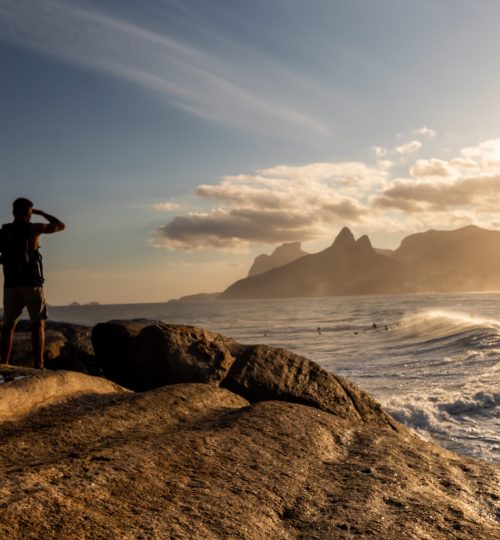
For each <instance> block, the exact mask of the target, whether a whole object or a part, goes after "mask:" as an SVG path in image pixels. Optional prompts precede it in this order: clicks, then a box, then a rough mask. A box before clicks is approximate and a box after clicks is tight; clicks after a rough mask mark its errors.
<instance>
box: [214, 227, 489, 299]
mask: <svg viewBox="0 0 500 540" xmlns="http://www.w3.org/2000/svg"><path fill="white" fill-rule="evenodd" d="M491 290H500V231H487V230H484V229H481V228H479V227H476V226H473V225H469V226H467V227H463V228H461V229H457V230H455V231H428V232H426V233H419V234H414V235H410V236H408V237H407V238H405V239H404V240H403V241H402V243H401V246H400V247H399V248H398V249H397V250H396V251H394V252H391V251H389V250H379V249H374V248H373V247H372V246H371V243H370V240H369V239H368V237H367V236H362V237H361V238H359V239H358V240H357V241H355V239H354V236H353V235H352V233H351V231H350V230H349V229H348V228H347V227H344V228H343V229H342V230H341V231H340V233H339V235H338V236H337V238H336V239H335V241H334V243H333V245H332V246H331V247H329V248H327V249H325V250H323V251H321V252H319V253H315V254H312V255H307V256H304V257H301V258H300V259H298V260H295V261H293V262H291V263H289V264H286V265H284V266H281V267H279V268H274V269H273V270H269V271H267V272H264V273H262V274H260V275H254V276H251V277H247V278H246V279H241V280H239V281H237V282H235V283H233V284H232V285H231V286H229V287H228V288H227V289H226V290H225V291H224V292H223V293H222V294H221V295H220V296H219V299H221V300H232V299H238V298H281V297H295V296H329V295H349V294H387V293H389V294H392V293H415V292H466V291H491Z"/></svg>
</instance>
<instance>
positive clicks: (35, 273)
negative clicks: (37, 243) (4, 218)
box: [0, 223, 44, 286]
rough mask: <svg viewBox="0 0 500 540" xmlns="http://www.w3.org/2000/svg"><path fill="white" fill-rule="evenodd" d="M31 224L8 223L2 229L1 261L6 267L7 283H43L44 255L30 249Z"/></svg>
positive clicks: (0, 237) (0, 238) (0, 240)
mask: <svg viewBox="0 0 500 540" xmlns="http://www.w3.org/2000/svg"><path fill="white" fill-rule="evenodd" d="M30 226H31V225H30V224H29V223H7V224H5V225H2V228H1V230H0V252H1V257H0V262H1V264H3V267H4V276H5V280H6V284H8V283H9V282H10V283H12V284H14V285H16V286H17V285H33V286H37V285H42V284H43V281H44V278H43V269H42V256H41V255H40V253H39V251H38V250H30V248H29V238H30Z"/></svg>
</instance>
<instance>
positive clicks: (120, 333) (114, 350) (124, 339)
mask: <svg viewBox="0 0 500 540" xmlns="http://www.w3.org/2000/svg"><path fill="white" fill-rule="evenodd" d="M153 323H154V321H146V320H142V319H141V320H133V321H118V320H116V321H109V322H106V323H99V324H96V325H95V326H94V328H93V329H92V345H93V348H94V353H95V355H96V359H97V364H98V367H99V369H101V370H102V373H103V374H104V376H105V377H107V378H108V379H111V380H112V381H115V382H117V383H118V384H122V385H124V386H127V384H126V383H127V381H128V378H127V369H128V367H127V363H126V357H127V354H128V351H129V348H130V346H131V344H132V342H133V340H134V338H135V337H136V336H137V334H139V332H140V331H141V330H142V329H143V328H144V327H146V326H149V325H151V324H153Z"/></svg>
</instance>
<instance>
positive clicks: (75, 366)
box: [10, 320, 99, 375]
mask: <svg viewBox="0 0 500 540" xmlns="http://www.w3.org/2000/svg"><path fill="white" fill-rule="evenodd" d="M90 333H91V329H90V328H89V327H86V326H81V325H76V324H70V323H63V322H57V321H47V323H46V333H45V349H44V360H45V367H47V368H49V369H66V370H71V371H80V372H82V373H88V374H91V375H97V374H99V373H98V370H97V369H96V366H95V357H94V354H93V349H92V342H91V337H90ZM10 363H11V364H12V365H15V366H25V367H32V366H33V363H34V359H33V349H32V344H31V322H30V321H29V320H21V321H19V323H18V324H17V326H16V332H15V333H14V343H13V348H12V355H11V359H10Z"/></svg>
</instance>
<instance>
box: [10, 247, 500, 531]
mask: <svg viewBox="0 0 500 540" xmlns="http://www.w3.org/2000/svg"><path fill="white" fill-rule="evenodd" d="M363 243H365V248H366V247H367V246H366V241H365V240H363ZM67 332H69V330H67ZM92 339H93V345H94V349H95V352H96V355H97V356H96V362H97V364H98V366H99V367H100V369H102V371H103V372H105V373H107V375H108V376H112V377H113V378H114V379H115V380H117V379H119V380H123V381H127V383H129V386H131V387H136V388H140V389H142V390H147V391H142V392H138V393H136V392H130V391H129V390H126V389H124V388H123V387H121V386H119V385H117V384H115V383H113V382H111V381H109V380H106V379H102V378H98V377H90V376H88V375H85V374H80V373H71V372H66V371H50V370H33V369H27V368H19V367H5V366H3V367H2V366H0V478H1V479H2V480H1V482H0V512H1V516H2V519H0V537H1V538H9V539H12V540H16V539H18V540H21V539H22V540H24V539H30V538H33V539H35V538H44V539H47V540H51V539H54V540H55V539H60V538H68V539H72V538H82V539H85V538H88V539H93V538H178V539H181V540H183V539H186V540H187V539H189V540H191V539H198V538H199V539H214V540H215V539H219V538H242V539H243V538H244V539H245V540H267V539H269V538H273V539H274V538H276V539H283V540H285V539H286V540H289V539H296V538H297V539H299V538H308V539H309V538H311V539H324V538H335V539H337V538H338V539H345V540H348V539H352V538H381V539H382V538H383V539H384V540H400V539H401V538H408V539H423V538H429V539H431V538H432V540H448V539H450V538H453V539H462V540H469V539H470V538H480V539H481V540H493V539H495V540H496V539H497V538H498V537H499V536H500V467H499V466H498V465H495V464H492V463H486V462H481V461H478V460H473V459H469V458H465V457H460V456H458V455H455V454H453V453H451V452H449V451H447V450H444V449H442V448H440V447H439V446H437V445H435V444H433V443H432V442H429V441H425V440H423V439H421V438H420V437H418V436H417V435H416V434H415V433H414V432H412V431H411V430H409V429H406V428H404V427H403V426H401V425H400V424H398V423H397V422H396V421H394V420H393V419H392V418H391V417H390V416H389V415H387V414H386V413H385V412H384V411H383V410H382V409H381V407H380V405H379V404H378V403H377V402H376V401H375V400H373V399H372V398H371V397H370V396H369V395H367V394H366V393H365V392H363V391H361V390H360V389H358V388H356V387H355V386H354V385H352V384H351V383H349V382H348V381H346V380H344V379H342V378H341V377H338V376H336V375H334V374H331V373H328V372H326V371H324V370H322V369H321V368H320V367H319V366H318V365H317V364H315V363H314V362H311V361H309V360H307V359H306V358H303V357H301V356H298V355H296V354H293V353H291V352H289V351H286V350H283V349H273V348H271V347H267V346H262V345H254V346H249V345H248V346H247V345H242V344H240V343H238V342H236V341H235V340H233V339H230V338H226V337H224V336H221V335H219V334H215V333H212V332H208V331H206V330H203V329H200V328H194V327H188V326H181V325H172V324H164V323H158V322H154V321H145V320H138V321H110V322H108V323H102V324H99V325H97V326H96V327H94V329H93V332H92Z"/></svg>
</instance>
